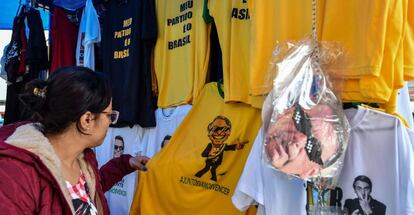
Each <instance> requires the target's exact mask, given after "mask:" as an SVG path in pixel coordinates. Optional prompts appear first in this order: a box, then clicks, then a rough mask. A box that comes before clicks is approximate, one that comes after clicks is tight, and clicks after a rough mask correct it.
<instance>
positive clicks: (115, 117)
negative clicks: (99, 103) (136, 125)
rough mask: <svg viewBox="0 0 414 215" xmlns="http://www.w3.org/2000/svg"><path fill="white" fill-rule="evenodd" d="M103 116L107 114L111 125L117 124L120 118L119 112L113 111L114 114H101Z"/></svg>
mask: <svg viewBox="0 0 414 215" xmlns="http://www.w3.org/2000/svg"><path fill="white" fill-rule="evenodd" d="M101 113H103V114H105V115H106V116H107V117H108V119H109V120H110V121H111V124H116V122H118V118H119V111H116V110H113V111H112V112H105V111H104V112H101Z"/></svg>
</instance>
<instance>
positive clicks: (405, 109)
mask: <svg viewBox="0 0 414 215" xmlns="http://www.w3.org/2000/svg"><path fill="white" fill-rule="evenodd" d="M397 113H399V114H401V116H402V117H404V119H405V120H406V121H407V123H408V125H409V126H410V128H413V125H414V120H413V111H412V110H411V106H410V95H409V92H408V83H407V82H406V83H405V86H404V87H403V88H401V89H400V90H399V92H398V96H397Z"/></svg>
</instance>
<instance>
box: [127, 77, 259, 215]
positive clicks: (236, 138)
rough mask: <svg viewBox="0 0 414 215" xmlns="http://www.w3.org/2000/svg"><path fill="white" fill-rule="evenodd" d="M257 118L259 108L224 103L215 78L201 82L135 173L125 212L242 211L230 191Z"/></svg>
mask: <svg viewBox="0 0 414 215" xmlns="http://www.w3.org/2000/svg"><path fill="white" fill-rule="evenodd" d="M260 124H261V118H260V110H259V109H255V108H252V107H250V106H249V105H247V104H243V103H225V102H224V100H223V98H222V97H221V96H220V95H219V93H218V89H217V83H215V82H213V83H209V84H207V85H205V88H204V89H203V91H202V92H201V94H200V97H199V98H198V99H197V100H196V101H195V103H194V104H193V107H192V109H191V111H190V112H189V113H188V115H187V116H186V118H185V119H184V120H183V122H182V124H181V125H180V126H179V127H178V128H177V130H176V131H175V133H174V135H173V137H172V138H171V140H170V142H169V144H168V145H167V146H166V147H165V148H163V150H161V151H160V152H159V153H158V154H157V155H155V156H154V157H153V158H152V159H151V160H150V161H149V162H148V163H147V167H148V170H147V171H146V172H141V173H140V178H139V185H138V188H137V191H136V193H135V196H134V201H133V203H132V206H131V212H130V214H134V215H136V214H145V215H151V214H154V215H164V214H180V215H186V214H188V215H194V214H197V215H203V214H205V215H211V214H226V215H231V214H244V213H242V212H240V211H238V210H237V209H236V208H235V207H234V206H233V204H232V201H231V197H232V194H233V192H234V189H235V188H236V185H237V182H238V180H239V178H240V175H241V173H242V171H243V167H244V164H245V162H246V159H247V156H248V155H249V152H250V149H251V147H252V145H253V141H254V139H255V136H256V134H257V132H258V130H259V127H260ZM213 143H214V144H213ZM242 146H243V147H242Z"/></svg>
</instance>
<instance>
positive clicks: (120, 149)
mask: <svg viewBox="0 0 414 215" xmlns="http://www.w3.org/2000/svg"><path fill="white" fill-rule="evenodd" d="M114 149H115V151H122V150H124V147H123V146H118V145H114Z"/></svg>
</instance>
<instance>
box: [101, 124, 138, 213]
mask: <svg viewBox="0 0 414 215" xmlns="http://www.w3.org/2000/svg"><path fill="white" fill-rule="evenodd" d="M142 134H143V128H141V127H140V126H139V125H135V126H134V127H132V128H129V127H126V128H109V129H108V132H107V134H106V137H105V139H104V142H103V144H102V145H100V146H99V147H96V148H95V153H96V158H97V160H98V164H99V167H101V166H102V165H104V164H105V163H106V162H108V161H109V160H111V159H112V158H114V156H115V155H118V154H130V155H132V156H135V155H137V154H139V153H140V152H139V150H140V148H141V147H142V146H141V141H142ZM122 141H123V144H122ZM122 145H123V151H122V149H120V146H122ZM136 181H137V172H134V173H131V174H129V175H127V176H125V177H124V178H123V179H122V180H121V181H120V182H118V183H117V184H115V185H114V186H113V187H112V188H111V189H110V190H109V191H107V192H106V193H105V196H106V199H107V201H108V206H109V210H110V211H111V214H115V215H124V214H129V209H130V207H131V204H132V200H133V197H134V193H135V187H136Z"/></svg>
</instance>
